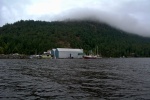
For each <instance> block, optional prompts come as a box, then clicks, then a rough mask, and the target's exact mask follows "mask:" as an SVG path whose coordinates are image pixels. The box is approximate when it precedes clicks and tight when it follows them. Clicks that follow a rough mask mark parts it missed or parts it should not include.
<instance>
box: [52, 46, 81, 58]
mask: <svg viewBox="0 0 150 100" xmlns="http://www.w3.org/2000/svg"><path fill="white" fill-rule="evenodd" d="M51 55H52V57H53V58H56V59H68V58H70V59H73V58H75V59H80V58H83V55H84V53H83V49H71V48H56V49H52V50H51Z"/></svg>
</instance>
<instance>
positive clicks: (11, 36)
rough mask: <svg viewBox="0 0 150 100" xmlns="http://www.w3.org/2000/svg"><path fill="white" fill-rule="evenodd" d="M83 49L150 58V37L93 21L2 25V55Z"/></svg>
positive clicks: (111, 54) (114, 55)
mask: <svg viewBox="0 0 150 100" xmlns="http://www.w3.org/2000/svg"><path fill="white" fill-rule="evenodd" d="M58 47H59V48H60V47H64V48H82V49H84V52H85V53H87V54H88V53H89V51H90V50H92V51H93V53H95V52H96V50H98V52H97V53H98V54H101V55H102V56H103V57H123V56H125V57H129V56H135V57H150V38H146V37H141V36H138V35H133V34H129V33H126V32H124V31H121V30H117V29H115V28H113V27H111V26H108V25H106V24H104V23H97V22H94V21H55V22H44V21H33V20H28V21H23V20H21V21H18V22H16V23H14V24H6V25H4V26H3V27H0V54H12V53H20V54H35V53H36V54H42V53H43V52H44V51H47V50H49V49H52V48H58Z"/></svg>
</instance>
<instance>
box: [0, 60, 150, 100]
mask: <svg viewBox="0 0 150 100" xmlns="http://www.w3.org/2000/svg"><path fill="white" fill-rule="evenodd" d="M35 99H37V100H38V99H39V100H45V99H46V100H54V99H55V100H78V99H80V100H150V58H117V59H114V58H110V59H94V60H85V59H56V60H55V59H47V60H44V59H0V100H35Z"/></svg>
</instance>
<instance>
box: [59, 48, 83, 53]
mask: <svg viewBox="0 0 150 100" xmlns="http://www.w3.org/2000/svg"><path fill="white" fill-rule="evenodd" d="M57 50H58V51H72V52H83V49H71V48H57Z"/></svg>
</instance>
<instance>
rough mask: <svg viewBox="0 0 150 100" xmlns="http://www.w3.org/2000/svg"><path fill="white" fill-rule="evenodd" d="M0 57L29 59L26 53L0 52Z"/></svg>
mask: <svg viewBox="0 0 150 100" xmlns="http://www.w3.org/2000/svg"><path fill="white" fill-rule="evenodd" d="M0 59H29V56H28V55H23V54H18V55H14V54H8V55H5V54H0Z"/></svg>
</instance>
